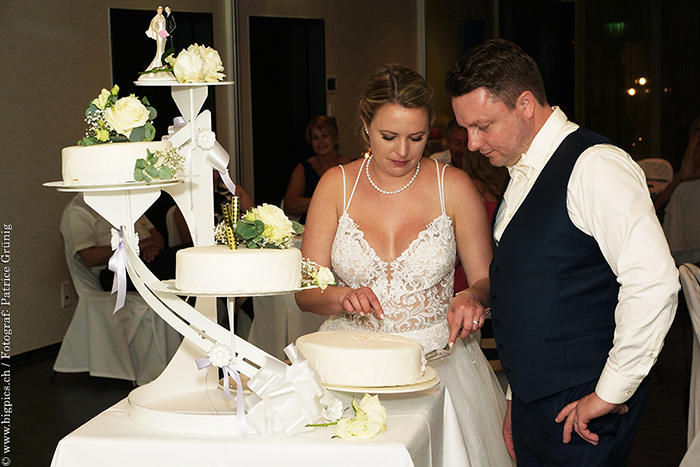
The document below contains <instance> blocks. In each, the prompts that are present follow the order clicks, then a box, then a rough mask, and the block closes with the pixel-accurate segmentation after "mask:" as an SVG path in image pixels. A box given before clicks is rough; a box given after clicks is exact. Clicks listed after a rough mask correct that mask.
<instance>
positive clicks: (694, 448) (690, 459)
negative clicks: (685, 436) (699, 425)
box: [679, 435, 700, 467]
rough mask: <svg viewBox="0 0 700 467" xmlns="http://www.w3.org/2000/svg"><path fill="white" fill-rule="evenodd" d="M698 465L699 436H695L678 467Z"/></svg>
mask: <svg viewBox="0 0 700 467" xmlns="http://www.w3.org/2000/svg"><path fill="white" fill-rule="evenodd" d="M698 465H700V435H696V436H695V438H694V439H693V443H692V444H691V445H690V447H689V448H688V452H686V453H685V456H683V461H682V462H681V465H680V466H679V467H698Z"/></svg>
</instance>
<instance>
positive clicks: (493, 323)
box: [491, 318, 501, 326]
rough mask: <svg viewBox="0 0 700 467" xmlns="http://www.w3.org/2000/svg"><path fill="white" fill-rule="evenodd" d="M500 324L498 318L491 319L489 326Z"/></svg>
mask: <svg viewBox="0 0 700 467" xmlns="http://www.w3.org/2000/svg"><path fill="white" fill-rule="evenodd" d="M500 322H501V321H500V320H498V318H491V324H492V325H494V326H498V323H500Z"/></svg>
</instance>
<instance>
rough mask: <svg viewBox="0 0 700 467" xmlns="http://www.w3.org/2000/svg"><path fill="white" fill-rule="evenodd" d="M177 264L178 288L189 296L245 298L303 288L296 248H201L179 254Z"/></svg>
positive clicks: (299, 253)
mask: <svg viewBox="0 0 700 467" xmlns="http://www.w3.org/2000/svg"><path fill="white" fill-rule="evenodd" d="M175 261H176V271H175V288H177V289H178V290H182V291H185V292H188V293H194V294H196V293H214V294H215V293H221V294H223V295H226V294H231V295H242V294H245V293H254V294H258V293H265V292H281V291H290V290H296V289H299V288H300V287H301V251H299V250H298V249H297V248H288V249H284V250H278V249H273V248H264V249H248V248H246V247H245V246H242V245H241V246H239V248H238V249H236V250H230V249H229V248H228V246H226V245H213V246H200V247H192V248H185V249H183V250H180V251H178V252H177V255H176V259H175Z"/></svg>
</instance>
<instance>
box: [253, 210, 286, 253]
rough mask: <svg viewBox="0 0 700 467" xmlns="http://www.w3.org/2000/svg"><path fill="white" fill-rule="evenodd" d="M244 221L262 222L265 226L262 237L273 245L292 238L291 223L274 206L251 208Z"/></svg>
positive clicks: (282, 212)
mask: <svg viewBox="0 0 700 467" xmlns="http://www.w3.org/2000/svg"><path fill="white" fill-rule="evenodd" d="M246 219H247V220H259V221H262V223H263V224H265V230H263V233H262V236H263V237H265V238H267V239H268V240H269V241H270V242H272V243H274V244H277V245H280V244H282V243H283V242H284V240H285V239H287V238H291V237H293V236H294V227H293V226H292V221H290V220H289V219H288V218H287V216H286V215H285V214H284V211H282V209H280V208H279V207H277V206H275V205H272V204H267V203H264V204H263V205H262V206H259V207H257V208H253V209H251V210H250V211H249V212H248V214H247V215H246Z"/></svg>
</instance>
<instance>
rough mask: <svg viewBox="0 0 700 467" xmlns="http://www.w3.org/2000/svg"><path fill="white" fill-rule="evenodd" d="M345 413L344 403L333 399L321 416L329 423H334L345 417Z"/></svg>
mask: <svg viewBox="0 0 700 467" xmlns="http://www.w3.org/2000/svg"><path fill="white" fill-rule="evenodd" d="M344 411H345V409H344V408H343V403H342V402H341V400H340V399H333V400H331V401H330V402H329V403H328V405H327V406H325V407H324V408H323V412H321V414H322V415H323V418H325V419H326V420H328V421H329V422H334V421H336V420H338V419H340V417H342V416H343V412H344Z"/></svg>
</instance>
